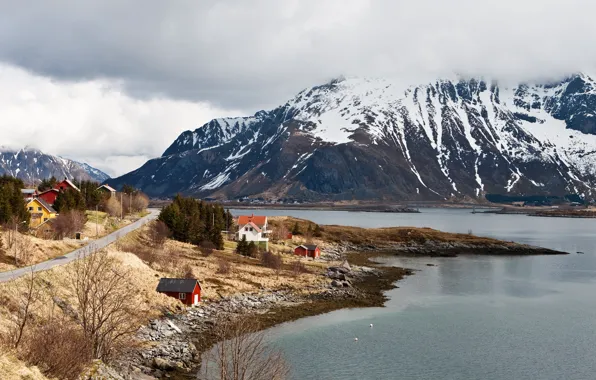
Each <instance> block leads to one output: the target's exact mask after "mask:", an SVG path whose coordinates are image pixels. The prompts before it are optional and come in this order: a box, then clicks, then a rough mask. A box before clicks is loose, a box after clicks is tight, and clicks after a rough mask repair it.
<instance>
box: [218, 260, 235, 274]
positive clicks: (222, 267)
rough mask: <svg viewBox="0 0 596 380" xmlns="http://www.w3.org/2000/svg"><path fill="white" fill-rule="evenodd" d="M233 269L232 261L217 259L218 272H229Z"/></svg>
mask: <svg viewBox="0 0 596 380" xmlns="http://www.w3.org/2000/svg"><path fill="white" fill-rule="evenodd" d="M231 269H232V266H231V265H230V263H229V262H228V261H226V260H224V259H221V258H220V259H217V272H216V273H218V274H229V273H230V271H231Z"/></svg>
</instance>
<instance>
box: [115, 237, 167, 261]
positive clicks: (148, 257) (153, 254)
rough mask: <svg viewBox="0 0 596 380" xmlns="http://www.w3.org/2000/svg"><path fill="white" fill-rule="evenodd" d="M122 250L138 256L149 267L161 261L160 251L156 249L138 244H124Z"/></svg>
mask: <svg viewBox="0 0 596 380" xmlns="http://www.w3.org/2000/svg"><path fill="white" fill-rule="evenodd" d="M120 249H121V250H122V251H124V252H130V253H132V254H134V255H136V256H137V257H138V258H139V259H141V260H143V261H144V262H146V263H147V264H149V265H152V264H154V263H155V262H156V261H158V259H159V258H158V256H159V252H160V250H159V249H155V248H152V247H150V246H147V245H143V244H141V243H138V242H133V243H128V244H122V245H121V246H120Z"/></svg>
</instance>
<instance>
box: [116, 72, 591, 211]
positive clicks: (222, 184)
mask: <svg viewBox="0 0 596 380" xmlns="http://www.w3.org/2000/svg"><path fill="white" fill-rule="evenodd" d="M593 78H594V77H592V76H590V75H587V74H576V75H573V76H570V77H568V78H565V79H564V80H562V81H560V82H552V83H546V84H540V83H525V84H520V85H518V86H514V87H504V86H499V84H498V83H497V82H491V81H484V80H480V79H469V80H463V79H460V80H457V81H455V80H437V81H435V82H432V83H428V84H423V85H419V86H410V87H407V88H405V89H404V88H403V87H400V86H399V85H395V84H394V83H392V81H390V80H387V79H383V78H376V79H370V78H368V79H367V78H364V79H363V78H340V79H336V80H333V81H330V82H329V83H326V84H324V85H321V86H315V87H312V88H308V89H305V90H303V91H301V92H299V93H298V94H297V95H296V96H295V97H294V98H292V99H291V100H289V101H288V102H286V103H285V104H284V105H282V106H280V107H277V108H275V109H273V110H271V111H259V112H257V113H255V114H254V115H253V116H248V117H236V118H220V119H214V120H212V121H210V122H209V123H206V124H205V125H203V126H202V127H200V128H197V129H195V130H194V131H185V132H183V133H181V134H180V136H179V137H178V138H177V139H176V140H175V141H174V142H173V143H172V144H171V145H170V147H168V148H167V149H166V150H165V152H164V155H162V156H161V157H159V158H156V159H152V160H150V161H148V162H147V163H146V164H145V165H143V166H142V167H141V168H139V169H137V170H135V171H133V172H131V173H128V174H126V175H124V176H122V177H120V178H117V179H113V180H111V183H114V184H115V185H117V186H118V185H121V184H122V183H130V184H133V185H135V186H139V187H141V188H143V189H144V190H145V191H146V192H147V193H148V194H150V195H153V196H171V195H173V194H175V193H178V192H180V193H184V194H189V195H195V196H200V197H205V196H210V197H217V198H237V197H245V196H253V197H268V198H295V199H304V200H315V201H316V200H349V199H358V200H373V199H376V200H442V199H446V198H450V197H466V196H468V197H479V196H481V195H482V194H484V193H487V192H490V193H505V194H507V193H511V194H534V193H535V194H553V195H557V194H559V195H561V194H563V193H577V194H581V195H583V196H585V197H592V196H593V190H592V189H593V188H594V184H595V183H596V180H595V179H596V169H595V167H596V165H594V164H595V163H596V135H595V134H596V116H595V114H596V82H595V81H594V79H593Z"/></svg>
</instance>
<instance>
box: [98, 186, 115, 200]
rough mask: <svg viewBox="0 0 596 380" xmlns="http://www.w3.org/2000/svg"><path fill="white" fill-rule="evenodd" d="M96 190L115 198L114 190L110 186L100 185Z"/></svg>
mask: <svg viewBox="0 0 596 380" xmlns="http://www.w3.org/2000/svg"><path fill="white" fill-rule="evenodd" d="M97 190H98V191H100V192H101V193H102V194H105V195H106V196H108V197H110V198H111V197H115V196H116V189H114V188H113V187H112V186H110V185H101V186H100V187H98V188H97Z"/></svg>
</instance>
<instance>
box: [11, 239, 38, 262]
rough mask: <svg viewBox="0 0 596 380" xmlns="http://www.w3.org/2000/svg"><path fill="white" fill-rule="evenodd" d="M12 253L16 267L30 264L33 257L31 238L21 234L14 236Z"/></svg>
mask: <svg viewBox="0 0 596 380" xmlns="http://www.w3.org/2000/svg"><path fill="white" fill-rule="evenodd" d="M12 252H13V253H14V257H15V259H14V260H15V265H16V266H26V265H29V264H30V263H31V258H32V257H33V241H32V240H31V237H30V236H28V235H23V234H16V235H15V236H14V241H13V244H12Z"/></svg>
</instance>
